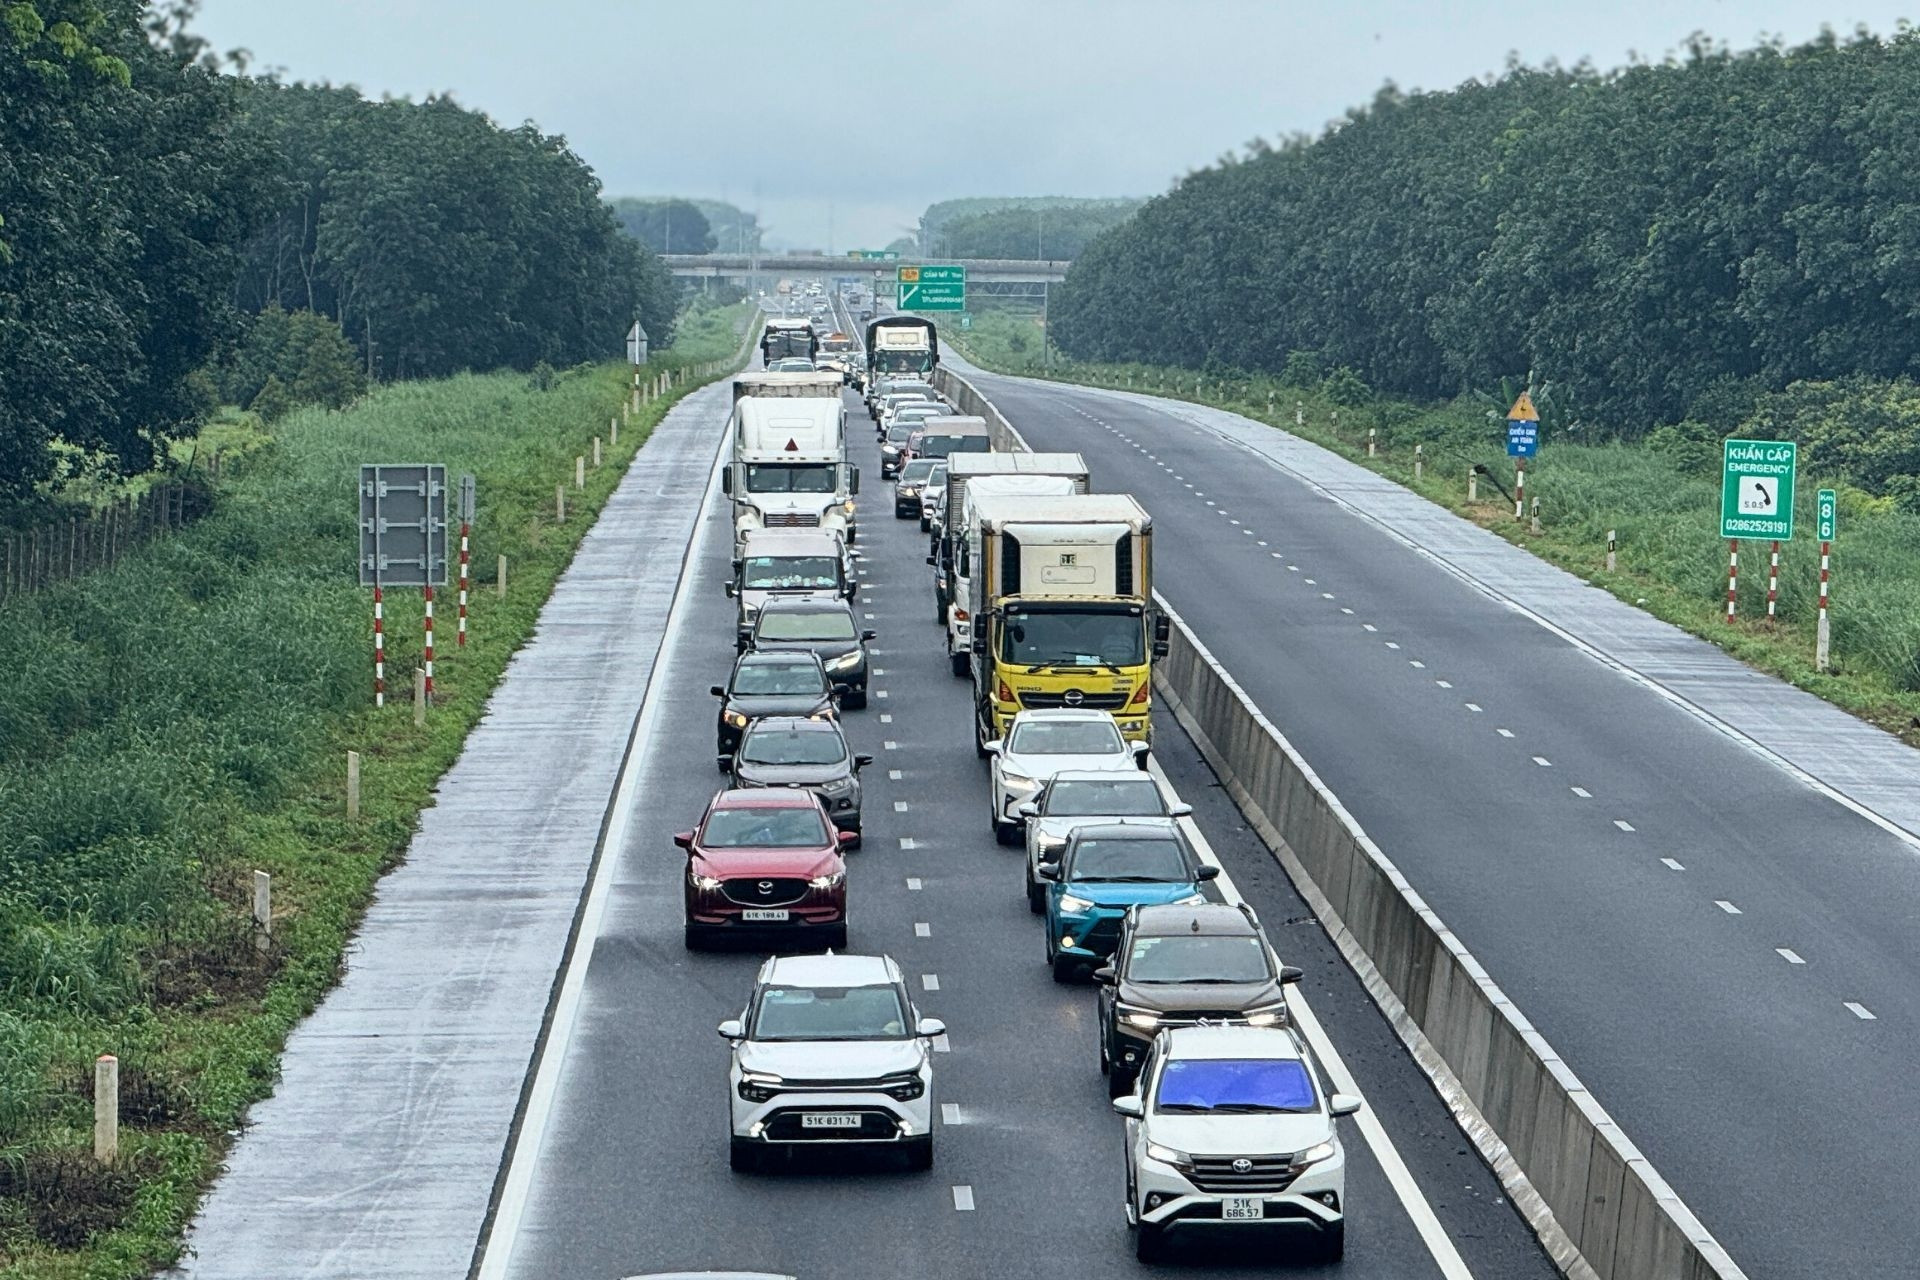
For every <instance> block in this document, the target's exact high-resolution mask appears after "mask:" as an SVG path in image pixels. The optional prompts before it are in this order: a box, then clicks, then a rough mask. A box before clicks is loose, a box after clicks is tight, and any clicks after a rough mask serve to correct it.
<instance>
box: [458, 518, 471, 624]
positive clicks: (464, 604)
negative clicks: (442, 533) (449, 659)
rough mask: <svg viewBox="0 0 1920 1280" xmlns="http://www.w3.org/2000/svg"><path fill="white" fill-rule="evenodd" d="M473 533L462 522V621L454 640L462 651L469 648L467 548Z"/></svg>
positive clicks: (468, 525) (468, 526)
mask: <svg viewBox="0 0 1920 1280" xmlns="http://www.w3.org/2000/svg"><path fill="white" fill-rule="evenodd" d="M472 533H473V526H472V525H471V524H469V523H467V522H466V521H465V520H462V521H461V522H460V621H459V627H458V635H457V638H456V639H455V640H454V645H455V647H456V648H461V649H464V648H466V647H467V587H468V585H469V581H470V579H469V577H468V574H469V571H470V566H469V565H468V563H467V559H468V550H467V548H468V546H469V544H470V535H471V534H472Z"/></svg>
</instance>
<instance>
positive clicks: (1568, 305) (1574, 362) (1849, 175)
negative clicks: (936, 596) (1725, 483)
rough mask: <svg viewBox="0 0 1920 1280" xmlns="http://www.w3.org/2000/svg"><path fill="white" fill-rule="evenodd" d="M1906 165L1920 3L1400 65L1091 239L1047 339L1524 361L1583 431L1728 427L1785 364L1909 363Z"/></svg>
mask: <svg viewBox="0 0 1920 1280" xmlns="http://www.w3.org/2000/svg"><path fill="white" fill-rule="evenodd" d="M1916 174H1920V35H1917V34H1913V33H1903V34H1901V35H1899V36H1896V37H1893V38H1891V39H1887V40H1880V39H1875V38H1870V37H1866V36H1860V37H1857V38H1855V39H1852V40H1848V41H1841V40H1837V39H1834V38H1832V37H1827V38H1823V39H1821V40H1819V41H1816V42H1814V43H1812V44H1810V45H1807V46H1804V47H1799V48H1784V47H1776V46H1768V47H1763V48H1759V49H1755V50H1752V51H1748V52H1743V53H1738V54H1735V53H1729V52H1727V51H1725V50H1721V49H1715V48H1710V47H1707V46H1705V45H1695V46H1694V47H1693V48H1691V49H1690V50H1689V52H1688V55H1687V56H1686V57H1685V58H1684V59H1682V60H1678V61H1674V62H1670V63H1668V64H1665V65H1657V66H1655V65H1637V66H1632V67H1629V68H1626V69H1624V70H1620V71H1616V72H1609V73H1604V74H1602V73H1598V72H1595V71H1592V70H1589V69H1586V68H1579V69H1574V70H1561V69H1548V70H1535V69H1527V68H1518V67H1516V68H1514V69H1512V70H1510V71H1509V72H1508V73H1507V74H1506V75H1504V76H1502V77H1500V78H1499V79H1498V80H1496V81H1494V82H1491V83H1480V82H1469V83H1467V84H1464V85H1462V86H1461V87H1459V88H1458V89H1455V90H1452V91H1450V92H1445V93H1426V94H1412V95H1408V94H1402V93H1400V92H1398V91H1396V90H1394V89H1392V88H1391V87H1390V88H1388V89H1386V90H1383V91H1382V92H1381V93H1380V94H1379V95H1378V96H1377V97H1376V98H1375V99H1374V101H1373V102H1372V104H1371V105H1369V106H1368V107H1366V108H1364V109H1360V110H1356V111H1354V112H1353V113H1352V114H1351V115H1349V116H1348V117H1347V118H1346V119H1344V120H1342V121H1341V122H1340V123H1339V124H1338V125H1337V126H1336V127H1334V128H1332V129H1330V130H1328V131H1327V133H1326V134H1324V135H1323V136H1322V137H1320V138H1319V139H1318V140H1313V141H1309V140H1305V139H1295V140H1292V141H1289V142H1287V143H1286V144H1284V145H1282V146H1279V147H1277V148H1266V147H1259V148H1256V149H1255V150H1254V151H1253V152H1252V153H1250V154H1248V155H1246V156H1245V157H1242V158H1239V159H1234V160H1229V161H1226V162H1223V163H1221V164H1220V165H1218V166H1216V167H1213V168H1209V169H1206V170H1203V171H1201V172H1199V173H1196V174H1194V175H1192V176H1191V177H1189V178H1188V179H1186V180H1185V181H1184V182H1182V183H1181V184H1180V185H1179V187H1177V188H1176V189H1175V190H1174V191H1173V192H1171V193H1170V194H1168V195H1166V196H1163V197H1160V198H1158V199H1155V200H1153V201H1150V202H1149V203H1148V204H1147V205H1146V206H1145V207H1144V208H1143V209H1142V210H1141V211H1140V213H1139V214H1138V215H1137V216H1135V217H1134V218H1133V219H1131V220H1129V221H1128V222H1126V223H1124V224H1122V225H1121V226H1120V227H1119V228H1117V229H1116V230H1114V231H1112V232H1110V233H1108V234H1107V235H1105V236H1103V237H1101V238H1100V239H1098V240H1096V241H1095V242H1094V243H1093V244H1092V245H1091V246H1090V247H1089V248H1088V250H1087V252H1086V253H1085V254H1083V255H1082V256H1081V257H1080V258H1079V260H1078V261H1077V262H1076V263H1075V265H1074V269H1073V271H1072V274H1071V275H1070V277H1069V279H1068V280H1067V282H1066V284H1065V286H1064V287H1063V288H1062V289H1060V290H1059V292H1058V293H1057V294H1056V295H1055V297H1054V299H1053V307H1052V318H1053V322H1054V332H1055V340H1056V342H1057V344H1058V345H1059V346H1060V347H1061V349H1063V350H1065V351H1068V352H1070V353H1072V354H1074V355H1077V356H1080V357H1084V358H1088V359H1102V360H1153V361H1159V362H1166V363H1175V364H1181V365H1186V366H1189V367H1193V368H1205V367H1209V366H1213V367H1228V368H1240V369H1248V370H1266V371H1279V370H1280V369H1282V368H1284V367H1285V365H1286V363H1287V361H1288V359H1289V356H1290V355H1291V354H1292V353H1295V352H1302V351H1307V352H1314V353H1317V356H1318V359H1319V362H1320V365H1321V367H1322V368H1325V369H1329V370H1331V369H1337V368H1339V367H1342V366H1346V367H1350V368H1351V369H1352V370H1353V371H1354V372H1355V374H1356V375H1357V376H1358V377H1359V378H1360V379H1361V380H1363V381H1364V382H1365V383H1367V384H1369V385H1371V386H1373V387H1377V388H1381V389H1383V390H1387V391H1391V392H1395V393H1402V394H1409V395H1415V396H1421V397H1434V396H1446V395H1452V394H1454V393H1457V392H1459V391H1461V390H1462V389H1465V388H1485V389H1489V390H1490V389H1492V388H1494V387H1495V386H1497V385H1498V384H1499V383H1500V381H1501V380H1502V379H1511V380H1514V381H1515V382H1516V383H1518V384H1524V383H1525V382H1527V381H1528V380H1531V382H1532V383H1533V385H1534V386H1535V387H1536V389H1541V390H1544V391H1545V392H1546V395H1547V398H1548V399H1549V400H1550V401H1551V402H1552V404H1553V406H1554V410H1553V413H1552V415H1551V416H1552V417H1553V418H1555V419H1556V421H1554V422H1553V423H1550V424H1549V425H1551V426H1553V427H1555V428H1557V429H1579V430H1585V431H1587V432H1589V433H1590V434H1591V433H1592V432H1595V431H1599V432H1606V433H1618V434H1620V435H1623V436H1626V437H1634V436H1637V435H1639V434H1640V433H1642V432H1644V431H1645V430H1647V429H1649V428H1651V427H1652V426H1654V425H1656V424H1660V423H1673V422H1678V421H1681V420H1683V419H1687V418H1690V417H1691V418H1695V419H1698V420H1700V421H1702V422H1704V423H1707V424H1709V425H1712V426H1714V427H1718V428H1731V427H1733V426H1734V425H1736V424H1737V423H1739V422H1740V421H1741V420H1743V419H1745V418H1747V417H1748V416H1749V415H1750V414H1751V413H1752V412H1753V409H1754V403H1755V399H1756V396H1757V395H1759V394H1761V393H1764V392H1768V391H1779V390H1781V389H1784V388H1786V387H1788V386H1789V385H1791V384H1793V383H1795V382H1798V381H1802V380H1807V379H1823V380H1824V379H1833V378H1838V377H1844V376H1847V375H1853V374H1861V375H1869V376H1872V377H1876V378H1881V379H1885V378H1892V377H1896V376H1901V375H1908V374H1913V373H1915V372H1917V371H1920V324H1916V323H1915V321H1916V319H1920V314H1917V313H1920V180H1917V179H1916V176H1915V175H1916ZM1544 408H1545V406H1543V409H1544Z"/></svg>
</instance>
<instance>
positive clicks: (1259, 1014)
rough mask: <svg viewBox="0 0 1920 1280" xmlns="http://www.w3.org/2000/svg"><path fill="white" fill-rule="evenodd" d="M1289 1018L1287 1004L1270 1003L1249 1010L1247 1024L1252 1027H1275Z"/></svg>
mask: <svg viewBox="0 0 1920 1280" xmlns="http://www.w3.org/2000/svg"><path fill="white" fill-rule="evenodd" d="M1286 1020H1287V1006H1286V1005H1284V1004H1270V1005H1266V1006H1263V1007H1262V1008H1259V1009H1249V1010H1247V1025H1248V1026H1250V1027H1273V1026H1278V1025H1279V1024H1280V1023H1282V1022H1285V1021H1286Z"/></svg>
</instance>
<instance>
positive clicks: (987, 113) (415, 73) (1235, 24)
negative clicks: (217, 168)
mask: <svg viewBox="0 0 1920 1280" xmlns="http://www.w3.org/2000/svg"><path fill="white" fill-rule="evenodd" d="M1917 8H1920V0H1905V2H1904V3H1892V2H1888V0H1718V2H1715V0H1612V2H1610V3H1604V4H1602V3H1582V0H1571V2H1569V0H1450V2H1448V3H1436V2H1435V0H1336V2H1333V3H1329V2H1328V0H1318V2H1317V3H1312V4H1305V3H1292V2H1288V3H1277V2H1271V0H1269V2H1255V0H918V2H916V0H872V2H867V0H803V2H802V3H779V4H775V3H762V2H760V0H674V2H673V3H653V2H652V0H645V2H643V0H596V2H594V3H587V2H586V0H537V2H536V3H531V4H529V3H527V0H460V3H452V2H451V0H204V4H203V7H202V9H201V13H200V18H199V20H198V24H197V25H198V27H199V29H200V31H201V32H202V34H204V35H206V36H207V37H208V38H209V39H211V40H212V41H213V42H214V44H215V45H216V46H217V47H219V48H221V49H230V48H235V47H244V48H246V49H249V50H251V51H252V53H253V55H254V58H255V60H256V62H257V64H258V65H260V66H264V67H276V68H281V69H283V70H284V71H285V72H286V73H287V74H288V75H290V76H292V77H294V78H297V79H303V80H316V81H317V80H327V81H332V82H334V83H336V84H352V85H356V86H358V87H359V88H360V89H361V90H362V91H364V92H365V93H367V94H369V95H370V96H378V95H380V94H396V95H407V96H416V97H417V96H419V95H422V94H425V93H429V92H434V91H450V92H452V93H453V94H454V96H455V97H457V98H458V99H459V100H460V101H461V102H463V103H464V104H466V105H468V106H471V107H475V108H478V109H480V110H484V111H486V112H487V113H489V114H490V115H492V116H493V117H494V118H495V119H496V120H499V121H501V122H502V123H505V124H517V123H519V122H520V121H522V120H528V119H531V120H533V121H536V122H537V123H538V124H539V125H540V127H541V128H543V129H545V130H546V131H548V132H550V133H559V134H564V135H565V136H566V137H567V139H568V140H569V141H570V142H571V143H572V145H573V147H574V149H575V150H576V151H578V152H579V153H580V154H581V155H582V156H583V157H585V159H586V160H587V162H588V163H589V164H591V165H592V166H593V167H594V168H595V169H596V170H597V171H598V172H599V174H600V178H601V180H602V182H603V183H604V184H605V187H606V190H607V194H608V195H610V196H617V195H659V194H673V195H689V196H712V197H717V198H723V199H727V200H731V201H732V202H733V203H735V204H737V205H740V206H742V207H743V208H749V209H752V208H755V207H757V208H758V209H759V210H760V214H761V219H762V222H763V223H764V224H765V225H766V226H767V227H768V229H769V233H770V237H771V239H772V241H773V242H774V243H779V244H785V245H789V246H799V245H804V246H809V247H820V248H828V249H833V250H836V251H837V250H845V249H849V248H877V247H879V246H880V245H882V244H884V243H886V242H887V241H888V240H891V239H893V238H894V237H895V236H897V235H899V234H901V233H902V232H903V231H904V230H906V229H909V228H911V226H912V225H913V223H914V221H915V220H916V219H917V218H918V216H919V214H920V212H921V210H923V209H924V208H926V206H927V205H928V204H929V203H931V202H932V201H935V200H942V199H947V198H950V197H955V196H972V195H1076V196H1112V195H1152V194H1156V193H1158V192H1161V191H1164V190H1166V188H1167V187H1168V185H1169V184H1170V183H1171V182H1172V181H1173V180H1175V179H1176V178H1178V177H1179V176H1180V175H1181V174H1183V173H1185V172H1186V171H1188V170H1189V169H1193V168H1197V167H1200V166H1202V165H1205V164H1207V163H1209V162H1210V161H1212V160H1213V159H1214V158H1216V157H1217V156H1219V155H1220V154H1221V153H1222V152H1223V151H1228V150H1232V149H1236V148H1238V147H1239V146H1241V145H1242V144H1244V143H1246V142H1247V141H1248V140H1250V139H1252V138H1254V137H1268V138H1272V137H1277V136H1281V135H1285V134H1288V133H1294V132H1299V131H1308V132H1317V131H1318V130H1319V129H1321V128H1322V127H1323V126H1324V125H1325V124H1326V123H1327V122H1328V121H1330V120H1333V119H1335V118H1337V117H1338V116H1339V115H1340V114H1341V113H1342V112H1343V111H1345V110H1346V109H1347V108H1348V107H1349V106H1352V105H1354V104H1356V103H1362V102H1365V101H1366V100H1367V99H1368V98H1369V97H1371V96H1372V94H1373V92H1374V90H1375V89H1377V88H1378V87H1379V86H1380V84H1381V83H1382V82H1383V81H1386V80H1393V81H1394V82H1396V83H1398V84H1399V85H1401V86H1402V87H1403V88H1415V87H1418V88H1424V89H1437V88H1445V87H1449V86H1451V85H1455V84H1458V83H1459V82H1461V81H1462V80H1465V79H1468V78H1471V77H1474V76H1478V75H1482V74H1485V73H1488V72H1495V71H1498V70H1499V69H1500V68H1501V66H1502V65H1503V64H1504V62H1505V60H1506V57H1507V55H1508V53H1509V51H1513V52H1517V53H1518V54H1519V55H1520V56H1521V57H1522V58H1524V59H1525V60H1527V61H1529V62H1540V61H1544V60H1546V59H1549V58H1555V59H1558V60H1559V61H1561V62H1563V63H1573V62H1577V61H1579V60H1580V59H1582V58H1586V59H1590V60H1591V61H1593V62H1594V63H1595V64H1597V65H1600V66H1616V65H1619V64H1621V63H1624V62H1625V61H1627V60H1628V58H1629V56H1630V54H1631V53H1632V52H1633V51H1638V52H1639V53H1640V54H1641V55H1642V56H1643V57H1648V58H1659V57H1661V56H1663V55H1664V54H1666V53H1667V52H1669V51H1671V50H1674V49H1676V48H1677V47H1679V46H1680V44H1681V42H1683V41H1684V40H1685V39H1686V37H1687V36H1688V34H1689V33H1690V32H1694V31H1704V32H1706V33H1708V34H1709V35H1711V36H1714V37H1716V38H1719V39H1722V40H1726V41H1730V42H1732V43H1733V44H1735V45H1736V46H1745V45H1748V44H1751V43H1753V42H1754V41H1755V40H1756V39H1757V38H1759V37H1761V36H1763V35H1774V34H1778V35H1782V36H1785V37H1786V38H1787V39H1788V40H1790V41H1796V42H1797V41H1801V40H1805V39H1808V38H1810V37H1812V36H1813V35H1815V34H1816V33H1817V32H1818V31H1819V29H1820V27H1821V26H1822V25H1823V24H1824V25H1829V26H1832V27H1834V28H1836V29H1837V30H1840V31H1842V32H1846V31H1850V30H1851V29H1852V28H1853V27H1854V26H1855V25H1856V24H1859V23H1865V24H1866V25H1867V26H1869V27H1871V28H1872V29H1874V30H1876V31H1879V32H1882V33H1889V32H1891V31H1893V30H1894V28H1895V25H1896V23H1897V22H1898V21H1899V19H1900V18H1901V17H1903V16H1904V15H1906V14H1908V13H1910V12H1913V11H1914V10H1915V9H1917Z"/></svg>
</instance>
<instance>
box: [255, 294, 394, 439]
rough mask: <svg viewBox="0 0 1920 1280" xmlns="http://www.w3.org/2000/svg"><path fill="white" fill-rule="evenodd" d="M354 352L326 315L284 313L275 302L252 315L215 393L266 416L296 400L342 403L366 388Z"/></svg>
mask: <svg viewBox="0 0 1920 1280" xmlns="http://www.w3.org/2000/svg"><path fill="white" fill-rule="evenodd" d="M358 354H359V353H358V352H356V351H355V350H354V348H353V344H352V343H351V342H348V341H347V338H346V335H345V334H343V333H342V332H341V331H340V326H339V325H338V324H336V323H335V322H334V321H333V320H331V319H330V318H328V317H326V316H323V315H319V314H317V313H315V312H312V311H296V312H293V313H292V314H288V313H287V312H285V311H282V310H281V309H280V306H279V304H277V303H276V304H273V305H271V306H269V307H268V308H267V309H266V310H265V311H262V312H261V313H260V314H259V315H258V316H256V317H255V318H254V322H253V324H252V325H251V326H250V327H249V328H248V330H247V338H246V341H245V342H243V343H241V344H240V347H239V349H238V350H236V351H235V352H234V353H233V355H232V356H231V357H230V359H228V360H227V361H226V362H225V363H224V364H223V365H222V367H221V369H220V371H219V372H220V382H219V389H220V398H221V399H222V400H224V401H225V402H226V403H228V404H237V405H246V406H247V407H249V408H251V409H252V410H253V411H254V412H255V413H258V414H259V415H260V416H261V417H262V418H264V419H266V420H267V421H268V422H272V421H274V420H275V419H277V418H279V417H280V415H281V414H282V413H284V412H286V410H287V409H290V408H292V407H293V406H295V405H305V404H315V405H319V406H321V407H322V408H326V409H344V408H346V407H347V406H348V405H349V404H352V403H353V402H354V401H355V400H357V399H358V398H359V397H360V396H361V395H362V394H363V393H364V392H365V391H366V389H367V381H366V375H365V374H364V373H363V372H362V371H361V368H360V365H359V363H358V359H357V357H358ZM263 399H264V400H265V401H266V403H264V404H263V403H262V400H263Z"/></svg>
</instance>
